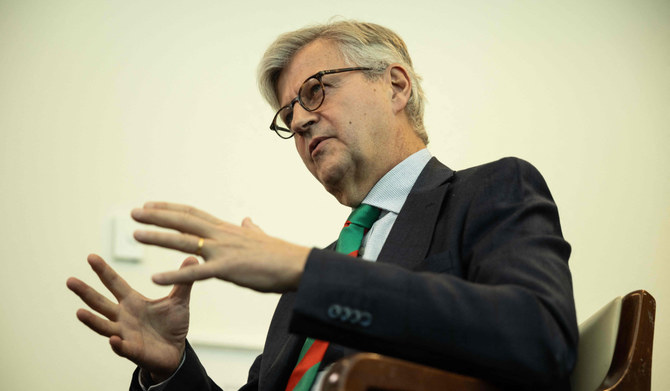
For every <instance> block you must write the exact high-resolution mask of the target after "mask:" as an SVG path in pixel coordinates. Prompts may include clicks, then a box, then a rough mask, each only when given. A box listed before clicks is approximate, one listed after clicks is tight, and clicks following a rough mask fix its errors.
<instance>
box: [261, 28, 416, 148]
mask: <svg viewBox="0 0 670 391" xmlns="http://www.w3.org/2000/svg"><path fill="white" fill-rule="evenodd" d="M317 39H326V40H329V41H331V42H334V43H335V44H337V46H338V47H339V49H340V53H341V54H342V56H343V57H344V59H345V60H346V61H347V62H349V63H350V65H352V66H360V67H368V68H373V69H376V70H379V69H386V68H387V67H388V66H389V65H390V64H392V63H399V64H401V65H402V66H403V67H405V69H406V70H407V72H408V73H409V77H410V80H411V82H412V94H411V96H410V98H409V101H408V102H407V106H406V107H405V112H406V113H407V116H408V118H409V121H410V124H411V125H412V127H413V128H414V131H415V132H416V134H417V135H418V136H419V137H420V138H421V140H423V142H424V143H425V144H428V134H427V133H426V129H425V127H424V125H423V107H424V99H425V98H424V94H423V90H422V89H421V84H420V81H421V78H420V77H419V75H417V74H416V73H415V72H414V67H413V66H412V59H411V58H410V56H409V52H408V51H407V46H406V45H405V42H404V41H403V40H402V38H400V37H399V36H398V35H397V34H396V33H394V32H393V31H391V30H390V29H388V28H386V27H383V26H380V25H377V24H374V23H362V22H356V21H337V22H332V23H327V24H322V25H315V26H308V27H304V28H302V29H299V30H296V31H293V32H288V33H284V34H282V35H280V36H279V37H278V38H277V39H276V40H275V41H274V43H272V45H270V47H268V49H267V50H266V52H265V54H264V55H263V58H262V59H261V62H260V64H259V65H258V88H259V89H260V91H261V94H262V95H263V97H264V98H265V100H266V101H268V103H269V104H270V106H272V107H273V108H274V109H275V110H278V109H279V104H280V103H279V99H278V95H279V94H278V91H277V83H278V80H279V76H280V75H281V73H282V71H283V70H284V68H285V67H286V66H288V64H289V63H290V62H291V59H292V58H293V56H295V54H296V53H297V52H298V51H299V50H300V49H302V48H303V47H304V46H306V45H307V44H309V43H311V42H313V41H315V40H317ZM365 73H366V75H367V76H368V77H369V78H371V79H372V78H375V77H378V76H379V73H375V72H374V71H370V72H365Z"/></svg>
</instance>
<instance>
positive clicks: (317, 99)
mask: <svg viewBox="0 0 670 391" xmlns="http://www.w3.org/2000/svg"><path fill="white" fill-rule="evenodd" d="M372 69H373V68H363V67H354V68H340V69H330V70H327V71H321V72H317V73H315V74H313V75H312V76H310V77H308V78H307V80H305V81H304V82H303V83H302V85H301V86H300V89H299V90H298V96H296V97H295V98H293V100H291V102H289V104H287V105H286V106H284V107H282V108H281V109H279V111H277V114H275V117H274V118H273V119H272V123H271V124H270V129H271V130H273V131H274V132H275V133H277V135H278V136H279V137H281V138H283V139H289V138H291V137H293V135H294V134H295V131H293V130H291V122H293V106H295V104H296V103H299V104H300V106H302V108H303V109H305V110H307V111H310V112H311V111H315V110H317V109H318V108H319V107H321V105H322V104H323V100H324V99H325V98H326V89H325V87H324V86H323V81H322V80H321V79H322V78H323V76H324V75H332V74H333V73H342V72H351V71H370V70H372Z"/></svg>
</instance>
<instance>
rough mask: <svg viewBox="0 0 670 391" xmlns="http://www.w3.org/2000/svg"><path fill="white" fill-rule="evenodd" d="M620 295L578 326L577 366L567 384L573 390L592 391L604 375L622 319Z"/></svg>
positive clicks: (608, 365)
mask: <svg viewBox="0 0 670 391" xmlns="http://www.w3.org/2000/svg"><path fill="white" fill-rule="evenodd" d="M621 302H622V298H621V296H619V297H617V298H615V299H614V300H612V301H610V302H609V303H607V304H606V305H605V306H604V307H603V308H601V309H600V310H598V311H597V312H596V313H595V314H593V315H591V317H590V318H588V319H587V320H586V321H584V322H583V323H582V324H580V325H579V347H578V349H577V365H576V366H575V369H574V371H573V372H572V376H570V384H571V385H572V391H594V390H595V389H597V388H598V386H600V384H601V383H602V382H603V379H605V376H606V375H607V371H608V370H609V369H610V364H611V363H612V357H614V346H615V345H616V338H617V335H618V333H619V321H620V320H621Z"/></svg>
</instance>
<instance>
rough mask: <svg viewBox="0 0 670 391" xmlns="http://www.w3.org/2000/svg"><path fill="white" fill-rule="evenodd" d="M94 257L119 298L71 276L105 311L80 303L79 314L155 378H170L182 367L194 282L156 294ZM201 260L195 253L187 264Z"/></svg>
mask: <svg viewBox="0 0 670 391" xmlns="http://www.w3.org/2000/svg"><path fill="white" fill-rule="evenodd" d="M88 263H89V264H90V265H91V268H92V269H93V271H94V272H95V273H96V274H97V275H98V277H99V278H100V281H102V283H103V284H104V285H105V287H107V289H109V291H110V292H111V293H112V294H113V295H114V297H115V298H116V300H117V301H118V303H115V302H113V301H111V300H109V299H107V298H106V297H105V296H103V295H101V294H100V293H98V292H97V291H95V290H94V289H93V288H91V287H90V286H88V285H87V284H86V283H84V282H83V281H81V280H79V279H76V278H74V277H71V278H69V279H68V280H67V287H68V288H69V289H70V290H71V291H73V292H74V293H75V294H76V295H77V296H79V297H80V298H81V299H82V300H83V301H84V302H85V303H86V304H87V305H88V306H89V307H90V308H91V309H93V310H94V311H96V312H98V313H100V314H101V315H103V316H104V318H103V317H100V316H98V315H95V314H93V313H92V312H90V311H88V310H85V309H80V310H78V311H77V318H79V320H80V321H81V322H82V323H84V324H85V325H86V326H88V327H89V328H91V330H93V331H95V332H96V333H98V334H100V335H102V336H105V337H109V343H110V345H111V347H112V350H114V352H115V353H116V354H118V355H119V356H121V357H125V358H127V359H129V360H131V361H132V362H134V363H135V364H137V365H139V366H140V367H142V368H143V369H145V370H147V371H149V373H150V374H151V376H152V378H153V379H154V381H157V382H159V381H162V380H164V379H167V378H168V377H169V376H170V375H171V374H172V373H173V372H174V371H175V370H176V369H177V368H178V366H179V363H180V361H181V358H182V355H183V352H184V349H185V346H186V334H187V332H188V324H189V298H190V294H191V286H192V283H186V284H180V285H175V287H174V288H173V289H172V291H171V292H170V294H169V295H167V296H166V297H164V298H162V299H159V300H150V299H148V298H146V297H144V296H142V295H141V294H140V293H138V292H137V291H136V290H134V289H133V288H131V287H130V285H128V283H127V282H126V281H125V280H124V279H123V278H121V276H119V275H118V274H117V273H116V272H115V271H114V269H112V268H111V267H110V266H109V265H107V263H105V261H104V260H103V259H102V258H101V257H99V256H98V255H95V254H91V255H89V256H88ZM197 264H198V261H197V260H196V259H195V258H193V257H189V258H187V259H186V260H185V261H184V262H183V263H182V267H181V270H185V269H189V268H193V267H195V266H194V265H197ZM105 318H106V319H105Z"/></svg>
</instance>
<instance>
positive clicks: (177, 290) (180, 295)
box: [169, 257, 199, 302]
mask: <svg viewBox="0 0 670 391" xmlns="http://www.w3.org/2000/svg"><path fill="white" fill-rule="evenodd" d="M198 264H199V262H198V260H197V259H196V258H194V257H188V258H186V259H185V260H184V262H182V264H181V267H180V268H179V270H181V269H184V268H187V267H194V266H196V265H198ZM191 288H193V282H188V283H184V284H175V286H174V288H172V292H170V295H169V296H170V297H174V298H177V299H179V300H181V301H184V302H188V301H189V299H190V297H191Z"/></svg>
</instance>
